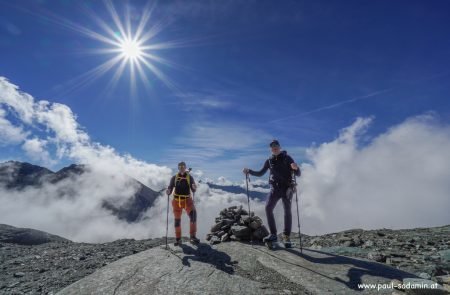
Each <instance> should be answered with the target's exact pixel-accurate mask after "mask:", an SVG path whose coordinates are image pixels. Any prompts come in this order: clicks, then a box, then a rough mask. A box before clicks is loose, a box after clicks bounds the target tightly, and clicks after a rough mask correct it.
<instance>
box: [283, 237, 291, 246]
mask: <svg viewBox="0 0 450 295" xmlns="http://www.w3.org/2000/svg"><path fill="white" fill-rule="evenodd" d="M282 239H283V244H284V247H285V248H292V243H291V239H290V237H289V236H288V235H285V234H283V235H282Z"/></svg>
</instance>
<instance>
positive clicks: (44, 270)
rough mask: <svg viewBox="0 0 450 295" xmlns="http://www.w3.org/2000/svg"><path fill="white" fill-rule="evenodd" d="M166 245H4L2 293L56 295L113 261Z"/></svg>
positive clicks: (0, 274) (1, 251) (154, 241)
mask: <svg viewBox="0 0 450 295" xmlns="http://www.w3.org/2000/svg"><path fill="white" fill-rule="evenodd" d="M169 242H173V240H172V239H170V240H169ZM164 243H165V239H164V238H161V239H150V240H139V241H136V240H117V241H114V242H111V243H104V244H87V243H73V242H51V243H45V244H41V245H35V246H29V245H17V244H11V243H3V242H0V294H54V293H56V292H57V291H59V290H61V289H62V288H64V287H65V286H68V285H70V284H72V283H73V282H76V281H78V280H79V279H81V278H83V277H85V276H87V275H90V274H91V273H93V272H94V271H95V270H97V269H99V268H101V267H103V266H105V265H107V264H109V263H111V262H113V261H116V260H118V259H120V258H122V257H125V256H128V255H132V254H135V253H138V252H141V251H144V250H147V249H149V248H153V247H156V246H159V245H162V244H164Z"/></svg>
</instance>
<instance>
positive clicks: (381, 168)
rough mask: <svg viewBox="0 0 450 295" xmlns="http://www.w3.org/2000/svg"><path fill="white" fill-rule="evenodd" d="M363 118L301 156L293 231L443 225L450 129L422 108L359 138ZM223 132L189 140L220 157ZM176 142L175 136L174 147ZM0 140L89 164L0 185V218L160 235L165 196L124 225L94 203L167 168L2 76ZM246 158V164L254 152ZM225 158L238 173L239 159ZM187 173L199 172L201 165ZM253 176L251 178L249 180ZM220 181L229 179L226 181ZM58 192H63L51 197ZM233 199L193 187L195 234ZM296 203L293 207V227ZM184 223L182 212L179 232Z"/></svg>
mask: <svg viewBox="0 0 450 295" xmlns="http://www.w3.org/2000/svg"><path fill="white" fill-rule="evenodd" d="M372 121H373V118H358V119H357V120H356V121H355V122H354V123H353V124H352V125H350V126H348V127H347V128H345V129H343V130H341V131H340V133H339V135H338V136H337V138H336V139H334V140H332V141H330V142H325V143H322V144H320V145H317V146H312V147H310V148H309V149H308V150H307V157H308V161H307V163H303V164H302V170H303V173H302V177H301V178H300V180H299V183H300V195H299V197H300V207H301V222H302V232H304V233H308V234H321V233H327V232H333V231H338V230H344V229H348V228H356V227H359V228H365V229H369V228H381V227H387V228H411V227H424V226H437V225H443V224H449V223H450V217H449V214H448V212H447V211H448V208H450V184H449V182H448V179H450V169H449V167H448V159H450V126H449V125H446V124H442V123H440V122H439V119H438V117H437V116H436V115H435V114H433V113H429V114H425V115H421V116H416V117H413V118H409V119H407V120H405V121H404V122H402V123H400V124H398V125H396V126H392V127H391V128H390V129H388V130H387V131H386V132H384V133H382V134H379V135H377V136H375V137H372V138H369V140H368V133H367V130H369V128H370V124H371V122H372ZM218 129H220V132H218ZM226 130H227V132H225V133H224V132H222V131H223V128H217V126H214V125H212V126H211V127H201V128H200V127H199V129H196V130H194V131H195V134H196V136H195V142H189V144H190V145H191V146H196V147H198V148H201V147H205V148H206V149H207V151H209V152H210V153H211V157H214V154H215V153H217V154H218V155H219V156H220V155H222V153H223V149H224V147H223V146H217V145H216V143H217V142H223V141H224V138H236V137H240V134H236V131H233V129H232V128H231V127H230V128H229V129H226ZM262 137H269V136H268V135H267V134H262ZM211 138H212V139H213V140H211V141H209V140H210V139H211ZM254 140H255V139H253V138H248V139H247V141H242V142H239V143H238V145H239V146H241V145H242V146H249V145H250V146H252V145H253V144H254V143H255V142H254ZM225 142H227V141H226V140H225ZM235 144H236V143H233V148H235ZM181 145H182V143H181V142H180V148H183V147H182V146H181ZM0 146H18V147H20V148H21V149H22V150H23V151H24V153H25V154H26V155H27V156H28V157H29V158H31V159H33V160H35V161H40V162H41V163H44V164H45V163H50V164H52V163H57V162H59V161H61V160H63V159H65V160H70V161H73V162H77V163H84V164H89V165H90V167H92V171H90V172H89V173H85V174H83V175H82V176H80V177H73V178H68V179H66V180H64V181H62V182H61V183H58V184H57V185H53V186H49V185H44V186H43V187H42V188H39V189H37V188H29V189H26V190H24V191H20V192H19V191H5V190H4V189H0V223H6V224H11V225H15V226H23V227H31V228H36V229H40V230H44V231H48V232H50V233H53V234H58V235H61V236H64V237H67V238H69V239H72V240H75V241H84V242H103V241H111V240H115V239H119V238H136V239H140V238H149V237H161V236H164V235H165V222H166V209H167V207H166V206H167V197H165V196H160V197H159V198H158V199H157V201H156V202H155V204H154V206H153V207H152V208H151V209H149V210H148V211H147V212H146V214H145V216H144V218H143V219H142V220H141V221H140V222H137V223H133V224H128V223H126V222H124V221H120V220H118V219H117V218H116V217H114V216H113V215H111V214H110V212H108V211H106V210H105V209H103V208H102V206H101V204H102V201H103V200H110V201H114V202H115V203H116V204H120V203H121V202H124V201H125V200H126V199H127V198H128V197H129V196H130V195H132V194H133V193H134V192H136V190H137V187H135V185H133V184H132V183H130V182H129V181H128V178H127V175H129V176H131V177H133V178H135V179H137V180H139V181H140V182H142V183H143V184H145V185H147V186H149V187H151V188H153V189H155V190H159V189H161V188H163V187H165V186H166V185H167V182H168V180H169V179H170V176H171V174H172V173H173V172H172V171H171V170H170V169H169V168H167V167H161V166H157V165H154V164H150V163H147V162H145V161H142V160H139V159H136V158H134V157H132V156H131V155H127V154H119V153H117V152H116V151H115V150H114V148H112V147H110V146H107V145H103V144H101V143H97V142H93V141H92V140H91V139H90V137H89V135H88V133H87V132H86V131H85V130H84V129H83V128H82V127H81V126H80V125H79V124H78V122H77V118H76V116H75V114H73V112H72V110H71V109H70V108H69V107H68V106H66V105H63V104H57V103H51V102H49V101H43V100H41V101H37V100H35V99H34V98H33V97H32V96H31V95H29V94H26V93H23V92H21V91H20V90H19V88H18V87H17V86H15V85H13V84H11V83H10V82H9V81H8V80H7V79H6V78H1V77H0ZM227 148H230V147H228V146H225V149H227ZM254 157H255V161H256V158H258V159H260V158H261V156H258V155H255V156H254ZM262 157H263V158H264V156H262ZM0 158H3V157H0ZM225 164H226V165H234V166H236V167H237V168H236V169H237V170H239V171H240V170H241V168H242V167H240V166H242V164H243V162H242V161H241V160H239V163H237V162H233V161H231V162H230V161H226V163H225ZM196 176H202V173H201V171H198V174H197V175H196ZM261 179H266V178H261ZM252 180H253V181H254V182H255V183H258V182H257V181H256V179H255V178H253V179H252ZM220 181H221V182H222V184H225V185H229V182H228V181H227V180H226V179H221V180H220ZM61 193H63V195H64V197H56V196H60V195H61ZM64 193H65V194H64ZM232 205H243V206H244V207H245V208H246V207H247V197H246V195H244V194H239V195H237V194H231V193H226V192H223V191H221V190H215V189H210V188H209V187H208V186H206V185H204V184H203V185H200V186H199V190H198V192H197V194H196V206H197V209H198V215H199V236H200V237H204V235H205V234H206V233H207V232H208V230H209V228H210V226H211V225H212V223H213V222H214V217H216V216H217V214H218V213H219V212H220V210H222V209H223V208H225V207H228V206H232ZM251 206H252V210H255V211H256V214H258V215H259V216H261V217H263V219H265V213H264V203H263V202H260V201H257V200H252V203H251ZM295 208H296V207H295V204H293V211H294V226H293V229H294V230H296V213H295ZM169 214H170V215H169V221H170V225H169V230H170V231H169V235H173V219H172V213H171V212H169ZM276 216H277V219H278V220H277V223H278V229H279V231H281V230H282V218H283V217H282V208H281V204H279V205H278V207H277V208H276ZM187 221H188V219H187V216H186V215H184V216H183V232H184V233H186V234H187V233H188V228H187V227H188V222H187Z"/></svg>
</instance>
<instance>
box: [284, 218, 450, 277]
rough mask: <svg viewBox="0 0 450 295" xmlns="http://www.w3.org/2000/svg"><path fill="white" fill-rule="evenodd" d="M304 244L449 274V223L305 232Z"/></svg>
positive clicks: (420, 272)
mask: <svg viewBox="0 0 450 295" xmlns="http://www.w3.org/2000/svg"><path fill="white" fill-rule="evenodd" d="M296 239H298V235H296V236H295V238H293V240H296ZM302 240H303V243H304V246H305V247H308V248H311V249H316V250H321V251H324V252H328V253H333V254H339V255H346V256H352V257H360V258H367V259H370V260H373V261H376V262H380V263H384V264H386V265H389V266H392V267H395V268H397V269H401V270H404V271H407V272H411V273H414V274H415V275H417V276H419V277H421V278H423V279H432V280H434V281H437V280H438V279H437V278H438V277H441V276H448V275H450V225H447V226H442V227H432V228H415V229H402V230H392V229H377V230H362V229H352V230H346V231H343V232H338V233H331V234H326V235H322V236H306V235H305V236H304V235H302Z"/></svg>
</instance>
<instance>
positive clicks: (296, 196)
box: [292, 171, 303, 254]
mask: <svg viewBox="0 0 450 295" xmlns="http://www.w3.org/2000/svg"><path fill="white" fill-rule="evenodd" d="M292 182H293V183H294V190H295V201H296V203H297V224H298V238H299V240H300V253H302V254H303V245H302V234H301V231H300V211H299V209H298V194H297V180H296V179H295V174H294V171H292Z"/></svg>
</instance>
